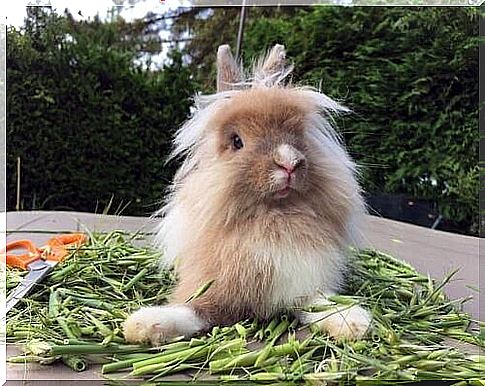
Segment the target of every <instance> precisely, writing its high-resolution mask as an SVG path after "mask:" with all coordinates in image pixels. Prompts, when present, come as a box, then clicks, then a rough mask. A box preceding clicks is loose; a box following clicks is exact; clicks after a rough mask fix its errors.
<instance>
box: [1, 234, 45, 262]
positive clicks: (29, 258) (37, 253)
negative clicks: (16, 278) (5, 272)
mask: <svg viewBox="0 0 485 386" xmlns="http://www.w3.org/2000/svg"><path fill="white" fill-rule="evenodd" d="M16 249H17V250H18V249H24V250H27V253H24V254H22V255H17V254H14V253H8V252H10V251H13V250H16ZM41 255H42V251H41V250H39V249H38V248H37V247H36V246H35V245H34V243H33V242H32V241H30V240H18V241H12V242H11V243H8V244H7V247H6V249H5V260H6V261H5V262H6V263H7V265H9V266H10V267H16V268H21V269H27V266H28V265H29V264H30V263H32V262H33V261H35V260H37V259H40V257H41Z"/></svg>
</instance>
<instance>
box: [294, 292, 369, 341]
mask: <svg viewBox="0 0 485 386" xmlns="http://www.w3.org/2000/svg"><path fill="white" fill-rule="evenodd" d="M309 304H312V305H317V304H320V305H331V304H332V303H331V302H329V301H328V300H327V299H326V297H325V296H320V297H318V298H317V299H315V300H314V301H312V302H310V303H309ZM298 317H299V319H300V322H302V323H304V324H307V323H308V324H310V323H312V324H313V323H314V324H316V325H317V326H318V327H319V328H321V329H322V330H325V331H326V332H327V333H328V334H329V335H330V336H332V337H334V338H338V339H349V340H355V339H360V338H362V337H363V336H364V335H365V333H366V332H367V330H368V329H369V327H370V324H371V319H372V318H371V316H370V314H369V313H368V312H367V311H366V310H365V309H363V308H362V307H360V306H358V305H353V306H343V305H342V306H335V307H331V308H330V309H329V310H328V311H324V312H304V311H302V312H300V313H299V315H298Z"/></svg>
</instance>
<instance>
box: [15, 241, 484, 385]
mask: <svg viewBox="0 0 485 386" xmlns="http://www.w3.org/2000/svg"><path fill="white" fill-rule="evenodd" d="M135 238H138V236H132V237H129V236H128V235H126V234H125V233H124V232H111V233H109V234H97V235H92V236H91V239H90V242H89V244H87V245H85V246H83V247H81V248H79V249H78V250H76V251H72V253H71V255H70V257H69V258H68V259H67V260H66V261H65V262H64V263H62V264H60V265H59V266H58V268H57V269H56V270H55V271H54V272H53V273H51V274H50V276H49V277H48V278H47V279H46V280H45V281H44V282H43V283H41V284H39V285H38V286H37V288H36V289H35V290H34V291H33V293H32V294H31V295H30V296H29V297H28V298H26V299H23V300H22V302H21V303H20V305H19V306H18V308H16V309H14V310H12V311H11V312H10V313H9V317H8V321H7V326H6V327H7V328H6V330H7V341H8V342H16V343H18V344H21V345H22V347H23V350H24V355H21V356H17V357H13V358H10V359H9V360H10V361H11V362H13V363H19V362H20V363H24V362H39V363H42V364H50V363H53V362H56V361H62V362H63V363H64V364H66V365H67V366H69V367H70V368H72V369H73V370H74V371H83V370H85V369H86V368H87V367H88V366H89V365H90V364H92V363H100V364H103V367H102V372H103V373H104V374H111V373H114V372H119V371H124V372H129V374H130V375H131V376H133V377H143V378H146V379H150V380H161V378H162V377H163V376H165V375H168V374H175V373H178V372H185V373H188V374H191V375H192V376H193V378H194V379H199V380H200V379H215V380H221V381H234V382H238V383H240V382H243V381H251V382H266V383H267V382H281V381H290V382H296V381H302V382H312V381H315V382H323V381H335V382H338V383H345V382H348V381H353V382H355V381H359V380H405V381H413V380H427V379H452V380H453V379H455V380H457V381H458V380H463V379H467V380H479V379H480V378H481V377H482V374H483V373H485V358H483V357H481V356H480V355H476V354H477V353H479V352H480V351H479V350H481V348H483V347H484V346H485V341H484V339H483V336H482V337H481V336H480V335H479V334H478V333H475V332H472V331H469V327H470V323H471V322H472V321H471V319H470V316H469V315H468V314H466V313H463V312H460V311H459V309H460V303H462V302H463V301H465V300H466V299H461V300H458V301H451V300H449V299H447V298H446V296H445V295H444V293H443V291H442V289H443V286H444V285H446V283H447V282H449V280H450V279H451V278H452V275H453V274H450V275H449V276H447V277H446V278H445V279H444V280H443V281H441V282H439V283H438V282H435V281H434V280H432V279H431V278H429V277H427V276H424V275H422V274H419V273H417V272H416V271H415V269H414V268H413V267H411V266H410V265H408V264H406V263H404V262H402V261H399V260H396V259H394V258H393V257H391V256H389V255H387V254H384V253H382V252H377V251H371V250H364V251H358V252H354V258H353V259H352V260H351V263H350V268H349V275H348V277H347V285H348V288H347V291H346V294H347V295H346V294H343V295H339V296H335V297H332V298H331V299H329V300H331V301H332V302H334V303H336V304H342V305H347V306H351V305H352V304H356V303H359V304H361V305H362V306H363V307H365V308H367V309H368V310H370V311H371V313H372V315H373V327H372V331H371V332H370V333H369V334H368V336H367V337H366V338H365V339H364V340H361V341H357V342H336V341H334V340H332V339H330V338H329V337H327V336H326V335H325V334H324V333H321V332H318V331H314V330H313V329H311V328H307V327H306V326H299V327H297V322H296V320H295V319H294V318H293V317H292V316H291V313H289V314H284V315H279V316H277V317H275V318H274V319H273V320H271V321H266V322H260V321H257V320H252V321H249V320H247V321H241V322H239V323H237V324H236V325H234V326H228V327H214V328H213V329H212V331H211V332H210V333H208V334H206V335H204V336H200V337H198V338H192V339H191V340H185V339H183V337H180V338H177V339H174V340H173V341H171V342H168V343H167V344H165V345H163V346H161V347H158V348H152V347H148V346H141V345H127V344H125V342H124V340H123V335H122V331H121V323H122V322H123V321H124V319H125V318H126V317H127V316H128V315H129V313H130V312H132V311H134V310H135V309H137V308H139V307H140V306H143V305H154V304H163V303H164V302H166V300H167V296H168V295H169V293H170V291H171V289H172V287H173V285H174V284H175V282H176V277H175V275H174V273H173V271H172V270H168V269H167V270H161V269H160V267H159V258H160V255H159V252H157V251H154V250H152V249H150V248H141V247H137V246H135V245H133V240H134V239H135ZM22 275H23V272H20V271H17V270H12V269H8V271H7V291H9V290H11V289H12V288H13V287H15V286H16V285H17V284H18V283H19V281H20V280H21V277H22ZM208 286H210V283H207V284H206V285H205V286H203V287H201V289H199V291H198V293H196V294H194V297H197V296H202V295H203V293H204V291H205V290H206V289H207V287H208ZM188 300H190V299H188ZM306 310H307V311H318V307H314V308H313V309H312V307H309V308H306ZM290 311H291V310H290ZM479 324H481V323H479ZM450 338H451V339H453V340H459V341H463V342H466V343H467V344H468V348H471V349H474V351H475V353H470V352H465V351H462V350H460V349H458V348H456V347H453V346H450V345H449V341H450ZM474 354H475V355H474Z"/></svg>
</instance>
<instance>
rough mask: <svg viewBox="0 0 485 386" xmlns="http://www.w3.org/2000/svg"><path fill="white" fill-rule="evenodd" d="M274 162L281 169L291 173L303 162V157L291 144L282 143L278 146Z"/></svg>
mask: <svg viewBox="0 0 485 386" xmlns="http://www.w3.org/2000/svg"><path fill="white" fill-rule="evenodd" d="M274 162H275V163H276V165H278V166H279V167H281V168H282V169H285V170H286V171H287V172H288V174H291V173H293V172H294V171H295V169H297V168H298V167H300V166H302V165H303V164H304V163H305V157H304V156H303V154H302V153H301V152H300V151H298V150H297V149H295V148H294V147H293V146H291V145H287V144H284V145H280V146H279V147H278V149H277V151H276V154H275V157H274Z"/></svg>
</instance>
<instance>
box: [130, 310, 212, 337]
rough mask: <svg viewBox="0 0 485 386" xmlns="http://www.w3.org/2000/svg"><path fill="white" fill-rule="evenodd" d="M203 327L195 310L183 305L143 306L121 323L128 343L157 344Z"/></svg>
mask: <svg viewBox="0 0 485 386" xmlns="http://www.w3.org/2000/svg"><path fill="white" fill-rule="evenodd" d="M202 328H204V323H203V322H202V320H201V319H200V318H199V317H198V316H197V315H196V314H195V312H194V311H193V310H192V309H191V308H190V307H188V306H185V305H168V306H163V307H144V308H140V309H139V310H137V311H135V312H134V313H133V314H131V315H130V316H129V317H128V319H126V321H125V322H124V323H123V334H124V336H125V340H126V341H127V342H129V343H150V344H151V345H152V346H157V345H159V344H161V343H163V342H165V341H166V340H168V339H170V338H174V337H176V336H180V335H184V336H186V337H189V336H191V335H193V334H195V333H196V332H198V331H200V330H201V329H202Z"/></svg>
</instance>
